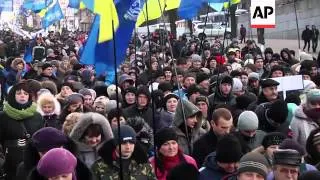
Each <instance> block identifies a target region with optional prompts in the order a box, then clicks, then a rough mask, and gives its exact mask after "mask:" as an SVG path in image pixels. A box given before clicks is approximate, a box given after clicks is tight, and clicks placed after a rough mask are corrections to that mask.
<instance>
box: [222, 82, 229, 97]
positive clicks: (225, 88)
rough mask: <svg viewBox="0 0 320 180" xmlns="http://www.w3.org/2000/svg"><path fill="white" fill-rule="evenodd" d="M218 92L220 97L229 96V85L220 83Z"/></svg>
mask: <svg viewBox="0 0 320 180" xmlns="http://www.w3.org/2000/svg"><path fill="white" fill-rule="evenodd" d="M220 91H221V93H222V95H225V96H226V95H229V94H230V92H231V84H229V83H222V84H221V85H220Z"/></svg>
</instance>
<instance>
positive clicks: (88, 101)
mask: <svg viewBox="0 0 320 180" xmlns="http://www.w3.org/2000/svg"><path fill="white" fill-rule="evenodd" d="M84 104H85V105H88V106H91V105H92V104H93V99H92V96H91V95H85V96H84Z"/></svg>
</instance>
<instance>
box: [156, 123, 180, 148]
mask: <svg viewBox="0 0 320 180" xmlns="http://www.w3.org/2000/svg"><path fill="white" fill-rule="evenodd" d="M170 140H174V141H177V142H178V135H177V133H176V132H175V131H174V129H172V128H164V129H161V130H159V131H158V132H157V133H156V135H155V137H154V143H155V146H156V147H157V148H158V149H160V147H161V146H162V144H164V143H165V142H167V141H170Z"/></svg>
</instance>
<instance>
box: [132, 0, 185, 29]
mask: <svg viewBox="0 0 320 180" xmlns="http://www.w3.org/2000/svg"><path fill="white" fill-rule="evenodd" d="M180 2H181V0H148V1H146V3H148V19H149V21H151V20H154V19H158V18H160V17H161V16H162V11H163V10H165V11H168V10H172V9H176V8H178V7H179V6H180ZM159 3H160V4H159ZM165 5H166V8H164V7H165ZM146 21H147V10H146V5H144V7H143V11H141V12H140V14H139V17H138V20H137V27H139V26H141V25H142V24H143V23H144V22H146Z"/></svg>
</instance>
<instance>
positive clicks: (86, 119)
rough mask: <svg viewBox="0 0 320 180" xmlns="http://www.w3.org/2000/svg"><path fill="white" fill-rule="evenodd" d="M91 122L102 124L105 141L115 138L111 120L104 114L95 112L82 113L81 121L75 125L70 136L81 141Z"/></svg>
mask: <svg viewBox="0 0 320 180" xmlns="http://www.w3.org/2000/svg"><path fill="white" fill-rule="evenodd" d="M91 124H98V125H100V127H101V128H102V131H103V138H104V141H108V140H110V139H112V138H113V133H112V129H111V127H110V124H109V121H108V120H107V119H106V117H104V116H103V115H101V114H99V113H95V112H88V113H84V114H82V116H81V117H80V119H79V121H78V122H77V123H76V124H75V126H74V127H73V129H72V131H71V133H70V137H71V138H72V139H74V140H76V141H79V140H80V139H81V138H82V137H83V135H84V133H85V131H86V130H87V128H88V127H89V126H90V125H91Z"/></svg>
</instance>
